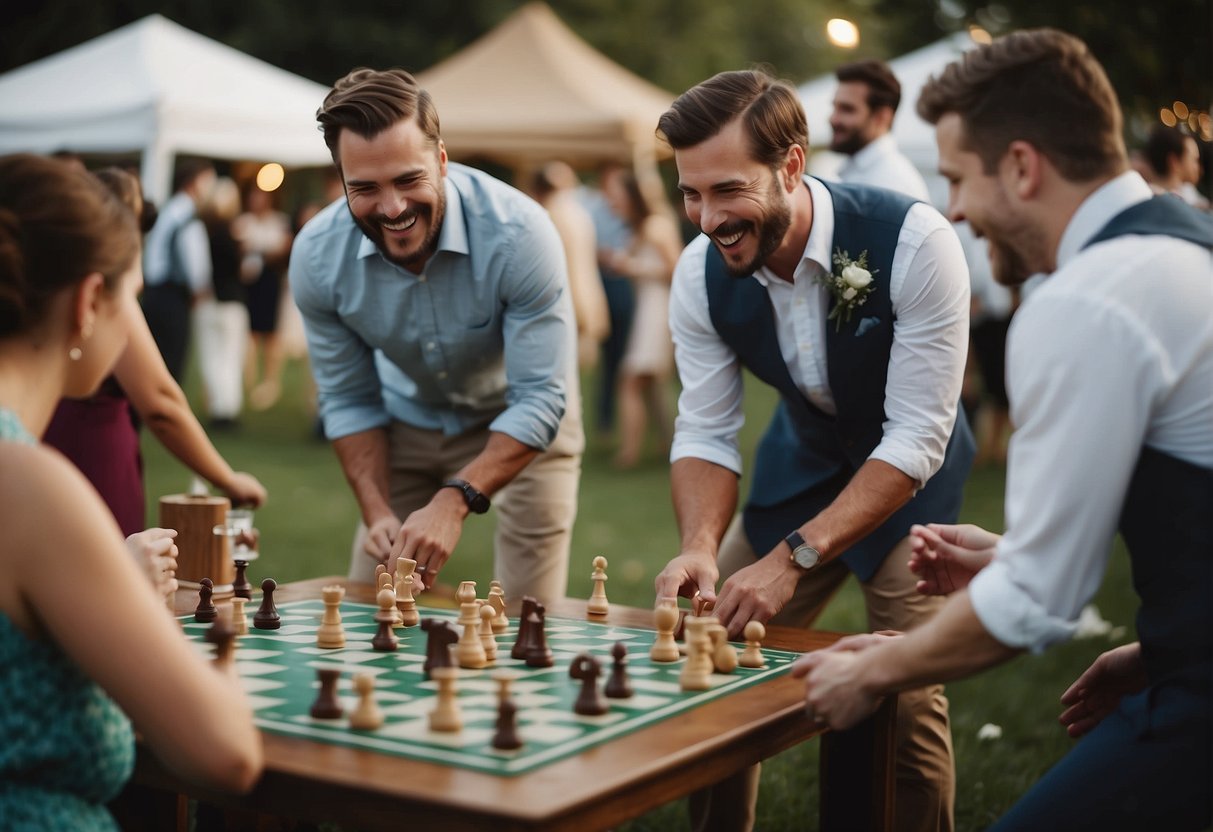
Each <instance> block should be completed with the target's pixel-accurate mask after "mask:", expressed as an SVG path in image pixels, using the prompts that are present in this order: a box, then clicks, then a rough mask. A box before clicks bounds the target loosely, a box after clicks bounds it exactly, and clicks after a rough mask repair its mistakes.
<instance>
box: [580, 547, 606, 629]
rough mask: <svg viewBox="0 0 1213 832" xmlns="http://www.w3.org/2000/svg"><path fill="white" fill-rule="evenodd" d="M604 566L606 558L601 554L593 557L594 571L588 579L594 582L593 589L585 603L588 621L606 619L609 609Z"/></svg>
mask: <svg viewBox="0 0 1213 832" xmlns="http://www.w3.org/2000/svg"><path fill="white" fill-rule="evenodd" d="M606 568H607V559H606V558H604V557H603V556H602V555H599V556H598V557H596V558H594V573H593V574H592V575H590V580H592V581H593V582H594V591H593V592H592V593H591V594H590V600H589V601H588V602H587V603H586V605H585V617H586V618H587V619H588V620H590V621H606V618H607V615H608V614H609V613H610V611H611V605H610V603H609V602H608V601H607V594H606V582H607V574H606Z"/></svg>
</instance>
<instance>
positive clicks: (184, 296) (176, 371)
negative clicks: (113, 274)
mask: <svg viewBox="0 0 1213 832" xmlns="http://www.w3.org/2000/svg"><path fill="white" fill-rule="evenodd" d="M191 300H192V298H191V297H190V290H189V289H188V288H187V287H185V286H181V285H178V284H176V283H161V284H157V285H155V286H145V287H144V289H143V298H142V300H141V303H142V305H143V316H144V317H145V318H147V326H148V328H149V329H150V330H151V331H152V338H154V339H155V341H156V346H157V347H159V348H160V355H161V356H163V357H164V363H165V364H167V365H168V371H169V372H170V373H172V375H173V378H174V379H176V380H177V383H178V384H180V383H181V379H182V377H183V376H184V375H185V350H186V348H187V347H188V345H189V342H190V303H191Z"/></svg>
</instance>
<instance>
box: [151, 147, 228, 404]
mask: <svg viewBox="0 0 1213 832" xmlns="http://www.w3.org/2000/svg"><path fill="white" fill-rule="evenodd" d="M215 179H216V176H215V167H214V165H212V164H211V163H210V162H207V161H204V160H201V159H190V160H186V161H184V162H182V163H181V164H180V166H178V168H177V172H176V175H175V177H174V180H173V195H172V197H170V198H169V200H168V202H166V203H164V208H163V209H161V211H160V214H159V216H158V217H157V218H156V224H155V225H153V226H152V230H151V231H149V232H148V234H147V239H146V240H145V241H144V244H143V296H142V298H141V303H142V305H143V314H144V316H145V317H146V318H147V325H148V327H149V328H150V329H151V331H152V337H153V338H154V339H155V340H156V346H157V347H159V348H160V354H161V355H162V356H163V357H164V363H165V364H166V365H167V366H168V369H169V372H170V373H172V375H173V378H174V379H176V380H177V381H178V382H180V381H181V378H182V376H183V375H184V374H185V354H186V348H187V346H188V345H189V338H190V308H191V307H192V306H193V303H194V296H195V295H198V294H201V293H202V292H205V291H207V290H208V289H209V288H210V286H211V248H210V240H209V238H208V237H207V234H206V226H205V225H203V224H202V220H200V219H199V218H198V207H199V206H200V205H202V204H203V202H205V201H206V199H207V198H208V197H209V196H210V192H211V188H213V187H214V185H215Z"/></svg>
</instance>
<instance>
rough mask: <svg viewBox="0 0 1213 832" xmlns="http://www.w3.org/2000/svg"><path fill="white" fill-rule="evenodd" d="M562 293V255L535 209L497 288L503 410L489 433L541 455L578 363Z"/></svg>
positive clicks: (557, 239)
mask: <svg viewBox="0 0 1213 832" xmlns="http://www.w3.org/2000/svg"><path fill="white" fill-rule="evenodd" d="M567 287H568V275H567V273H566V265H565V258H564V247H563V245H562V244H561V242H560V237H559V236H558V235H557V233H556V228H555V226H553V225H552V222H551V220H550V219H548V217H547V215H546V214H545V213H543V212H542V211H541V210H539V209H538V208H537V209H536V213H535V216H534V217H533V219H532V221H529V222H528V223H526V226H525V230H523V231H522V232H520V233H519V234H518V235H516V236H515V237H514V239H513V247H512V250H511V252H510V263H509V264H508V265H507V266H506V272H505V278H504V280H503V281H502V284H501V292H502V296H503V297H502V301H503V303H504V311H503V312H502V336H503V339H504V344H505V375H506V393H505V399H506V404H507V407H506V409H505V410H503V411H502V412H501V414H500V415H498V416H497V418H495V419H494V420H493V422H492V424H491V425H490V426H489V427H490V429H491V430H494V431H498V432H500V433H504V434H507V435H509V436H511V437H513V438H514V439H517V440H518V441H519V442H521V443H522V444H524V445H527V446H528V447H531V448H535V449H537V450H541V451H542V450H546V449H547V447H548V445H550V444H551V442H552V440H553V439H555V438H556V431H557V429H558V428H559V426H560V420H561V418H563V416H564V411H565V407H566V404H567V397H568V375H569V372H570V366H571V365H570V362H571V361H573V359H574V357H575V356H576V325H575V324H574V322H573V307H572V303H571V301H570V298H569V292H568V290H567Z"/></svg>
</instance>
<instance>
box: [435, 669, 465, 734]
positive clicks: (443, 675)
mask: <svg viewBox="0 0 1213 832" xmlns="http://www.w3.org/2000/svg"><path fill="white" fill-rule="evenodd" d="M430 678H432V679H434V680H435V681H436V682H437V683H438V698H437V702H436V704H435V706H434V710H432V711H430V730H431V731H461V730H463V717H462V716H461V715H460V713H459V701H458V692H457V691H456V690H455V680H456V679H458V678H459V668H457V667H435V668H434V669H433V670H431V671H430Z"/></svg>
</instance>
